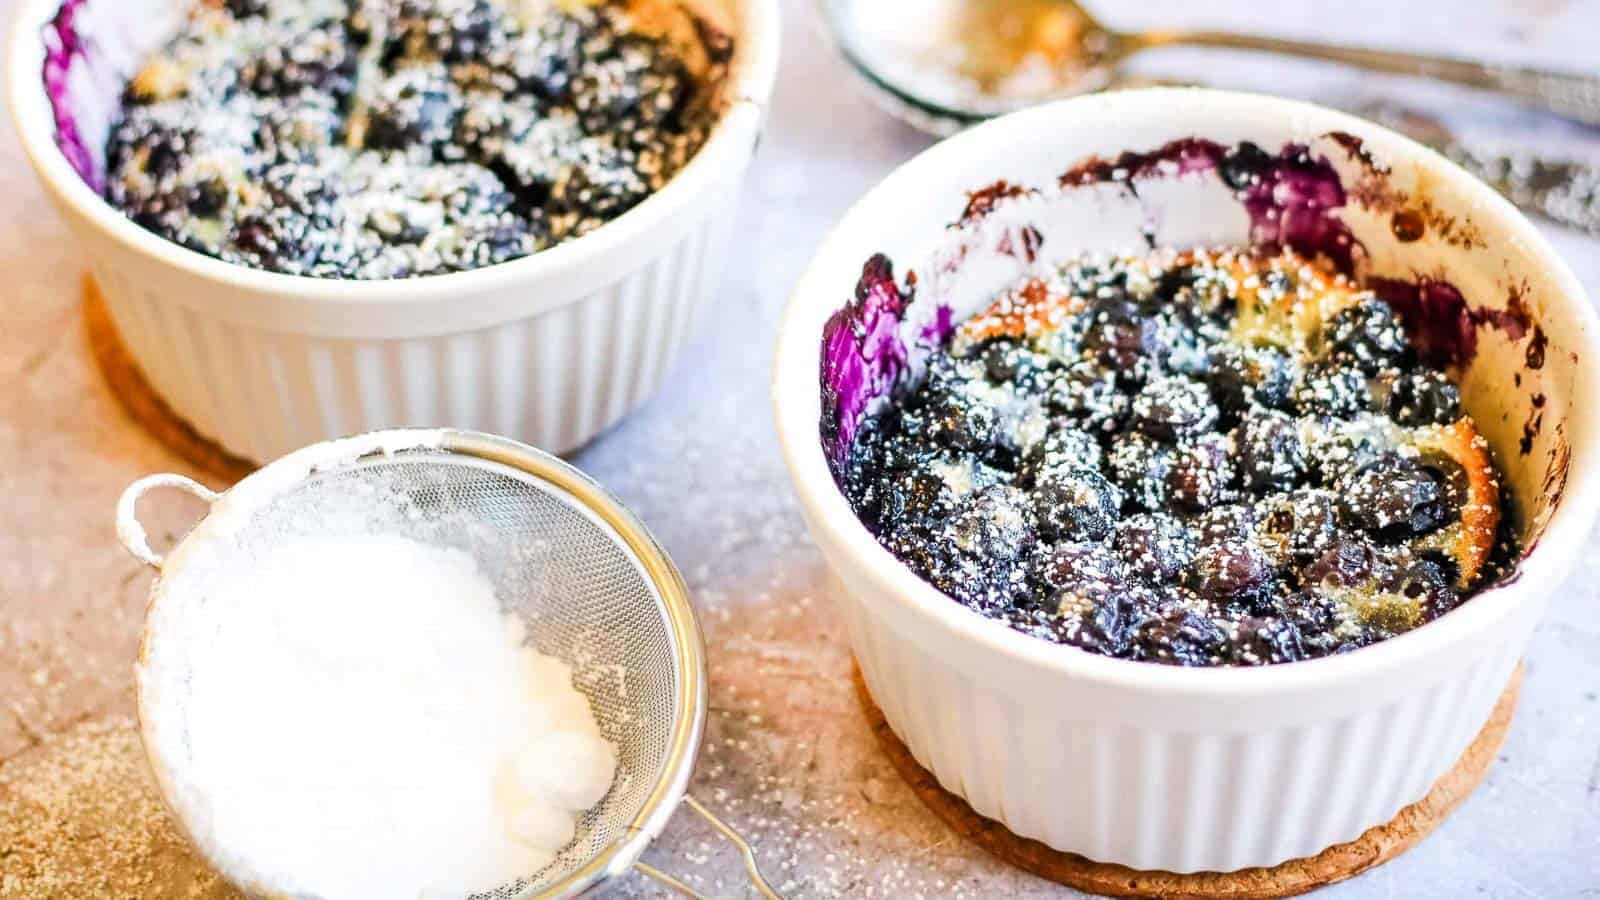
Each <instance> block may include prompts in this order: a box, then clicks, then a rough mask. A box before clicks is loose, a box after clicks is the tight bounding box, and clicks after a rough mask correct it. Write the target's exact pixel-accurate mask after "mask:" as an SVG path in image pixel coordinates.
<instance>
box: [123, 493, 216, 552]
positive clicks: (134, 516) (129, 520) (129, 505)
mask: <svg viewBox="0 0 1600 900" xmlns="http://www.w3.org/2000/svg"><path fill="white" fill-rule="evenodd" d="M157 488H177V489H178V490H180V491H183V492H184V493H187V494H192V495H194V496H196V497H199V498H200V499H201V500H203V501H205V502H206V503H207V504H208V505H209V504H212V503H215V502H216V501H217V496H218V495H217V492H216V491H213V490H212V489H210V488H208V487H206V486H205V485H203V484H201V483H200V482H198V481H195V480H194V479H193V478H189V477H186V476H183V475H171V474H166V475H147V476H145V477H143V478H141V479H139V480H138V481H135V482H134V483H133V484H130V485H128V489H127V490H125V491H123V492H122V496H121V497H120V498H119V499H118V500H117V540H120V541H122V546H123V547H126V548H127V550H128V552H129V553H132V554H133V556H134V558H135V559H137V560H139V561H140V562H142V563H145V564H146V565H149V566H152V567H154V568H157V569H159V568H161V564H162V563H163V562H165V561H166V557H165V556H163V555H162V554H160V553H157V552H155V551H154V550H151V549H150V538H149V536H148V535H147V534H146V533H145V530H144V523H142V522H140V521H139V511H138V509H137V507H138V504H139V498H140V497H143V496H144V495H145V494H148V493H150V492H151V491H153V490H155V489H157Z"/></svg>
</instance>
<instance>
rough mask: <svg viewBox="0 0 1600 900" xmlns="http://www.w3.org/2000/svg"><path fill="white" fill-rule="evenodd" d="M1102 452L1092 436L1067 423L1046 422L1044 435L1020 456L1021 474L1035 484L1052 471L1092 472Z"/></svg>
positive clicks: (1059, 420)
mask: <svg viewBox="0 0 1600 900" xmlns="http://www.w3.org/2000/svg"><path fill="white" fill-rule="evenodd" d="M1104 455H1105V451H1103V450H1102V449H1101V448H1100V442H1099V441H1097V440H1095V439H1094V436H1093V435H1091V434H1089V433H1088V432H1087V431H1084V430H1083V429H1081V428H1078V427H1077V426H1076V425H1074V424H1073V423H1072V420H1070V419H1065V418H1061V419H1056V420H1054V421H1052V422H1050V424H1049V426H1048V428H1047V430H1046V431H1045V434H1044V436H1043V437H1042V438H1040V439H1039V440H1038V441H1037V442H1035V443H1034V444H1032V445H1031V446H1029V447H1028V448H1027V450H1026V452H1025V453H1024V454H1023V462H1022V474H1023V475H1024V477H1025V478H1027V479H1029V480H1037V479H1038V478H1039V477H1041V476H1042V475H1043V474H1044V473H1046V472H1050V471H1054V470H1067V471H1072V470H1076V469H1096V468H1099V466H1100V461H1101V459H1102V458H1103V457H1104Z"/></svg>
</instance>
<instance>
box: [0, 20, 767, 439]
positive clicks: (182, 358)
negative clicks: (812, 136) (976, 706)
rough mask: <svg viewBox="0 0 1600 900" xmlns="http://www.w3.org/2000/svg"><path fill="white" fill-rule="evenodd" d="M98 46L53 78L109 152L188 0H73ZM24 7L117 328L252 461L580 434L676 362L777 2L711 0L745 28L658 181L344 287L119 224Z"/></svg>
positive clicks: (24, 90) (23, 41)
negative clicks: (485, 259)
mask: <svg viewBox="0 0 1600 900" xmlns="http://www.w3.org/2000/svg"><path fill="white" fill-rule="evenodd" d="M67 2H68V3H69V4H70V5H71V6H72V7H73V8H74V10H73V25H74V28H75V29H76V30H77V31H78V33H80V34H81V35H84V36H85V37H87V38H88V39H89V40H90V41H92V47H93V55H92V56H89V57H86V56H82V55H77V56H73V57H71V60H72V62H71V63H70V65H69V67H68V72H67V75H66V77H65V79H64V80H65V84H66V86H67V89H68V92H69V95H70V96H71V98H72V99H71V101H70V103H69V105H70V107H71V108H72V109H73V111H74V113H75V114H76V115H75V118H76V120H77V122H76V125H77V127H78V128H79V129H80V130H81V131H82V132H83V136H84V139H85V140H84V143H85V144H86V145H87V146H88V147H89V148H91V155H92V154H93V153H94V152H95V151H94V148H98V147H103V145H104V140H103V138H104V132H105V129H106V127H107V125H108V123H109V119H110V116H111V115H112V114H113V113H114V112H115V109H114V107H115V98H116V97H117V96H118V93H119V92H120V89H121V81H122V79H124V78H125V77H126V75H127V72H128V69H129V68H130V67H131V66H132V65H133V64H134V62H135V61H136V60H137V59H139V58H140V57H141V56H142V54H143V51H144V50H146V49H148V48H150V47H153V46H155V45H157V43H158V42H159V41H160V40H161V39H162V38H163V37H164V36H165V35H166V34H168V33H170V29H171V27H172V25H173V23H174V21H175V18H174V17H175V16H176V15H177V14H178V12H179V11H181V10H182V9H184V8H187V6H188V5H189V3H190V0H134V2H128V0H116V2H111V0H67ZM62 5H63V0H23V2H21V3H20V4H19V5H18V12H17V20H16V24H15V27H14V29H13V33H12V37H11V42H10V54H9V59H8V61H7V62H8V65H7V68H8V70H9V71H8V78H9V89H10V101H11V112H12V115H13V117H14V119H15V123H16V127H17V130H18V132H19V133H20V135H21V138H22V145H23V147H24V149H25V150H26V152H27V155H28V159H29V160H30V162H31V163H32V165H33V167H34V170H35V171H36V172H37V173H38V175H39V177H40V179H41V180H42V181H43V182H44V184H45V186H46V188H47V189H48V191H49V194H50V196H51V198H52V199H53V200H54V201H55V204H56V206H57V208H58V209H59V210H60V211H61V214H62V215H63V216H64V217H65V218H66V220H67V222H68V223H69V225H70V226H71V229H72V231H73V232H74V234H75V235H76V237H77V238H78V240H79V242H80V244H81V246H82V248H83V256H84V258H85V260H86V262H87V264H88V266H89V267H90V269H91V271H92V272H93V274H94V276H95V280H96V281H97V282H98V284H99V287H100V290H101V293H102V294H103V295H104V297H105V300H106V305H107V307H108V308H109V310H110V312H111V316H112V318H113V320H114V321H115V322H116V325H117V328H118V330H119V331H120V332H121V335H122V338H123V340H124V342H125V343H126V344H127V346H128V349H129V350H130V351H131V352H132V355H133V357H134V359H135V360H137V362H138V363H139V366H140V368H141V369H142V370H143V372H144V374H145V375H146V377H147V378H148V379H149V381H150V383H151V384H152V385H153V386H154V387H155V389H156V390H157V392H159V393H160V394H161V396H162V397H163V398H164V399H165V400H166V401H167V402H168V403H169V404H170V405H171V406H172V408H173V409H174V410H175V411H176V412H177V413H178V415H180V416H182V417H183V418H184V419H185V420H187V421H188V422H189V423H190V424H192V425H193V426H194V427H195V428H196V429H197V430H198V431H199V432H200V433H201V434H203V435H205V436H206V437H208V438H211V439H213V440H215V441H217V442H219V443H220V444H221V445H222V446H223V447H225V448H227V449H228V450H230V451H232V452H233V453H235V454H238V455H240V456H244V457H246V458H250V459H255V460H267V459H273V458H275V457H277V456H280V455H282V454H284V453H286V452H288V451H290V450H293V449H294V448H296V447H299V446H302V445H305V444H310V443H314V442H317V441H321V440H325V439H328V438H333V437H337V436H340V435H345V434H351V433H355V432H362V431H371V430H377V429H381V428H390V427H399V426H407V425H412V426H453V427H457V428H464V429H473V430H480V431H488V432H494V433H498V434H504V435H509V436H512V437H516V438H518V439H520V440H523V441H526V442H528V443H531V444H535V445H537V446H540V447H542V448H544V449H546V450H549V451H552V452H557V453H560V452H566V451H569V450H572V449H574V448H576V447H578V446H580V445H581V444H583V443H584V442H586V441H588V440H589V439H590V438H592V437H594V436H595V435H596V434H599V433H600V432H601V431H603V430H605V429H606V428H607V427H609V426H611V425H612V424H614V423H616V422H617V421H618V420H619V419H620V418H622V416H624V415H625V414H627V413H628V412H629V411H631V410H633V409H634V408H636V407H637V406H639V405H640V404H641V403H643V402H644V400H645V399H646V398H647V397H648V396H649V395H650V394H651V392H652V391H654V390H655V388H656V386H657V385H658V384H659V383H660V382H661V380H662V378H663V377H664V375H665V374H666V372H667V370H668V369H669V368H670V367H671V365H672V363H673V361H674V360H675V359H676V357H677V355H678V353H679V351H680V350H681V349H682V347H683V344H684V341H685V338H686V336H687V335H688V333H689V331H690V327H691V325H692V323H693V321H694V319H695V318H696V316H697V314H698V313H699V312H700V311H701V310H702V309H703V308H704V307H705V306H706V301H707V300H709V299H710V297H711V295H712V293H713V291H714V289H715V287H716V284H717V279H718V276H719V275H720V274H721V270H722V268H723V266H724V264H725V262H726V260H727V257H728V250H729V246H728V242H729V239H730V237H731V234H730V226H731V224H732V222H731V219H732V216H733V213H734V204H733V201H734V198H735V197H736V196H737V193H738V188H739V185H740V183H741V181H742V180H743V177H744V173H745V170H746V169H747V167H748V165H749V162H750V158H751V155H752V153H753V152H754V149H755V145H756V141H757V138H758V136H759V134H760V132H761V129H762V127H763V120H764V117H765V110H766V106H767V102H768V98H769V97H770V96H771V93H772V85H773V79H774V77H775V75H776V71H777V63H778V33H779V21H778V16H779V13H778V4H777V2H776V0H704V4H703V5H702V6H701V8H703V9H706V10H708V11H712V12H720V14H721V15H720V16H719V21H726V22H727V23H730V24H731V29H730V30H731V32H732V34H733V36H734V40H735V42H736V47H735V58H734V62H733V64H732V69H731V72H730V74H729V79H728V83H727V85H726V88H725V89H726V91H727V100H728V102H727V108H726V112H725V114H724V116H723V118H722V120H721V121H720V122H719V123H718V125H717V127H716V128H715V130H714V131H713V132H712V134H711V136H710V138H709V139H708V140H707V142H706V143H705V145H704V146H703V147H702V148H701V149H700V151H699V153H697V154H696V155H695V157H694V158H693V160H691V161H690V163H689V164H688V165H687V166H686V167H685V168H684V169H683V170H682V171H681V172H679V173H678V175H677V176H676V177H675V178H674V179H673V180H672V181H671V182H670V183H669V184H668V185H667V186H666V187H665V188H664V189H662V190H661V191H659V192H657V193H656V194H655V195H653V196H651V197H650V198H648V199H647V200H646V201H645V202H643V203H641V204H640V205H639V206H637V207H636V208H634V209H633V210H631V211H629V212H628V213H626V214H624V215H622V216H620V217H618V218H617V219H616V220H614V221H612V222H610V223H608V224H606V225H605V226H604V227H603V228H600V229H598V230H596V231H595V232H594V233H592V234H589V235H586V236H584V237H582V238H580V239H577V240H573V241H569V242H567V243H564V244H561V245H559V246H557V247H554V248H551V249H549V250H546V251H543V252H540V253H536V254H534V255H532V256H529V257H525V258H523V259H519V260H514V261H512V262H508V263H504V264H501V265H497V266H490V267H487V268H483V269H478V270H474V271H470V272H461V273H453V274H449V275H440V276H434V277H428V278H417V279H409V280H398V281H377V282H350V281H334V280H322V279H313V278H303V277H296V276H290V275H282V274H278V273H273V272H266V271H259V270H255V269H249V268H246V267H243V266H236V265H230V264H228V263H225V262H222V261H220V260H217V259H213V258H210V257H207V256H203V255H201V254H199V253H195V252H193V251H191V250H188V249H186V248H184V247H180V246H178V245H177V244H173V243H171V242H168V241H166V240H164V239H163V238H161V237H158V236H157V235H155V234H153V233H151V232H148V231H145V230H144V229H143V228H140V227H139V226H137V225H135V224H134V223H133V222H131V221H129V220H128V219H127V218H126V217H124V216H123V215H122V214H121V213H120V212H118V211H117V210H116V209H114V208H112V207H111V206H110V205H109V204H108V203H106V201H105V200H104V199H102V198H101V197H100V195H99V194H98V193H97V192H96V191H95V190H94V189H93V188H91V187H90V186H89V185H88V184H87V183H85V181H84V179H83V178H82V177H81V176H80V175H79V174H78V172H77V171H76V170H75V169H74V168H73V166H72V165H71V164H70V163H69V161H68V159H67V158H66V156H65V155H64V154H63V153H62V151H61V149H60V148H59V147H58V146H57V144H56V134H57V125H56V122H55V115H54V112H53V110H52V107H51V104H50V102H49V98H48V95H47V93H46V91H45V87H44V82H43V78H42V77H41V73H42V72H43V70H44V65H45V57H46V51H47V48H46V43H45V32H44V30H43V28H44V25H45V24H46V23H47V22H49V21H50V20H51V19H52V18H53V17H54V16H56V14H57V11H58V9H60V8H61V7H62Z"/></svg>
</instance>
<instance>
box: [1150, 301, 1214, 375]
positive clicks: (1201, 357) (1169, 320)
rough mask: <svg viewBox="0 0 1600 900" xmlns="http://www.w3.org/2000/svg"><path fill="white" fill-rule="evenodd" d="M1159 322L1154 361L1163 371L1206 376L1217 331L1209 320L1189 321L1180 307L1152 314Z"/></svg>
mask: <svg viewBox="0 0 1600 900" xmlns="http://www.w3.org/2000/svg"><path fill="white" fill-rule="evenodd" d="M1153 318H1154V321H1155V323H1156V337H1155V349H1154V353H1153V356H1152V359H1153V361H1154V362H1155V363H1156V364H1157V365H1158V366H1159V368H1160V369H1161V370H1162V371H1165V372H1169V373H1174V374H1179V375H1188V376H1190V377H1193V378H1201V377H1204V376H1205V375H1206V374H1207V373H1208V372H1209V371H1210V369H1211V356H1210V353H1211V347H1212V343H1213V340H1212V338H1214V337H1216V336H1217V335H1210V336H1208V334H1207V332H1209V331H1211V330H1214V329H1209V328H1208V327H1207V324H1208V323H1204V322H1194V321H1190V317H1189V316H1186V315H1185V314H1184V311H1183V310H1182V309H1181V308H1180V309H1169V310H1166V311H1164V312H1162V313H1160V314H1158V315H1156V316H1154V317H1153Z"/></svg>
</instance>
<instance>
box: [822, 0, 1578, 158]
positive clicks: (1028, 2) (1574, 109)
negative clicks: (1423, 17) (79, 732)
mask: <svg viewBox="0 0 1600 900" xmlns="http://www.w3.org/2000/svg"><path fill="white" fill-rule="evenodd" d="M818 2H819V4H820V5H821V8H822V12H823V16H824V18H825V19H826V20H827V23H828V25H829V27H830V28H831V30H832V31H833V33H834V36H835V38H836V39H837V41H838V43H839V47H840V50H841V51H842V53H843V54H844V56H845V57H846V59H848V60H849V62H850V63H851V64H852V65H853V66H854V67H855V68H856V69H857V70H858V71H859V72H860V74H861V75H862V76H863V77H865V78H866V79H867V81H868V82H869V83H870V84H871V85H873V86H874V87H875V88H877V91H878V93H879V94H880V98H879V99H880V100H883V101H885V102H886V104H887V105H888V106H889V107H890V109H891V111H892V112H894V113H896V114H897V115H900V116H901V117H902V118H905V119H906V120H907V121H909V122H911V124H913V125H914V126H916V127H918V128H922V129H924V130H927V131H930V132H933V133H936V134H949V133H951V132H953V131H956V130H959V129H960V128H962V127H965V126H966V125H970V124H973V123H974V122H977V121H981V120H983V119H987V118H990V117H992V116H995V115H1000V114H1002V113H1006V112H1010V111H1012V110H1014V109H1018V108H1021V107H1024V106H1032V105H1034V104H1037V103H1041V102H1044V101H1046V100H1050V99H1056V98H1059V97H1065V96H1071V95H1074V94H1080V93H1086V92H1089V91H1094V90H1099V89H1101V88H1104V87H1106V86H1107V85H1109V84H1110V83H1111V82H1112V80H1113V78H1114V76H1115V74H1116V70H1117V68H1118V67H1119V66H1120V65H1121V64H1122V63H1123V62H1124V61H1126V60H1127V59H1128V57H1130V56H1132V55H1134V54H1136V53H1139V52H1140V51H1143V50H1149V49H1153V48H1157V47H1176V46H1188V47H1220V48H1227V49H1233V50H1259V51H1265V52H1270V53H1280V54H1286V55H1291V56H1300V57H1305V58H1309V59H1319V60H1325V61H1329V62H1337V63H1343V64H1346V65H1351V66H1357V67H1360V68H1364V69H1370V70H1373V71H1377V72H1387V73H1392V74H1399V75H1411V76H1416V77H1421V78H1431V79H1435V80H1439V81H1448V82H1453V83H1456V84H1462V85H1466V86H1468V87H1472V88H1477V89H1480V90H1487V91H1493V92H1496V93H1499V94H1502V95H1505V96H1508V97H1512V98H1515V99H1517V100H1519V101H1521V102H1523V103H1526V104H1529V105H1531V106H1534V107H1537V108H1540V109H1543V110H1547V111H1550V112H1553V113H1556V114H1558V115H1561V116H1564V117H1566V118H1569V119H1573V120H1576V121H1579V122H1584V123H1587V124H1590V125H1597V126H1600V78H1596V77H1591V76H1588V75H1580V74H1576V73H1569V72H1558V71H1550V70H1542V69H1533V68H1525V67H1518V66H1504V65H1490V64H1484V63H1477V62H1471V61H1469V60H1464V59H1456V58H1452V57H1445V56H1430V55H1425V54H1418V53H1403V52H1396V51H1388V50H1372V49H1367V48H1361V47H1345V46H1338V45H1333V44H1319V43H1315V42H1310V41H1298V40H1289V39H1284V38H1274V37H1264V36H1259V35H1249V34H1236V33H1231V32H1222V31H1203V30H1198V31H1184V30H1156V31H1144V32H1121V31H1114V30H1112V29H1110V28H1107V27H1106V26H1105V25H1103V24H1101V23H1100V22H1099V21H1098V20H1096V19H1095V18H1094V17H1093V16H1091V15H1090V14H1089V12H1088V11H1087V10H1085V9H1084V8H1083V6H1082V5H1081V4H1079V3H1078V2H1077V0H966V2H963V3H943V4H940V6H942V7H944V8H945V9H944V12H945V13H946V14H945V15H944V16H943V17H942V18H943V20H944V21H942V22H935V23H932V27H927V26H929V24H930V23H929V22H928V21H925V20H924V17H919V16H916V15H905V14H904V13H905V11H904V10H903V9H902V10H900V11H899V16H898V21H897V22H896V23H895V28H894V31H895V34H893V35H892V36H891V37H890V38H889V39H890V40H893V39H894V38H896V37H900V36H902V35H904V36H908V37H909V36H914V37H916V38H917V39H919V40H921V41H922V42H923V47H924V50H925V51H926V53H925V55H924V58H922V59H920V60H911V61H910V62H911V64H914V65H920V66H922V67H923V68H924V69H925V70H928V71H932V70H934V69H937V68H941V67H942V68H943V69H944V73H943V74H944V76H945V85H946V86H948V85H949V84H951V83H953V82H955V81H958V80H959V81H961V82H964V83H965V84H966V85H968V87H969V90H968V91H967V92H965V93H963V92H957V91H949V90H947V91H944V93H945V94H947V96H935V95H934V93H933V91H935V90H936V89H932V88H930V86H929V85H928V84H917V83H912V82H913V81H914V80H915V79H911V78H908V77H906V76H905V73H904V72H903V71H892V70H893V69H894V68H895V65H894V64H893V63H892V62H890V61H889V60H888V59H887V57H886V53H885V51H884V50H883V49H882V48H881V47H873V46H871V45H870V40H864V38H867V37H868V36H866V35H863V34H861V33H860V31H861V30H860V29H859V28H858V27H857V25H858V24H859V23H858V22H857V19H858V18H859V17H860V15H862V14H864V11H870V10H871V9H874V8H877V9H884V8H892V7H899V6H900V4H898V3H896V4H879V3H877V2H876V0H860V2H851V0H818ZM908 22H915V23H916V24H914V25H906V26H905V27H904V28H901V27H899V26H900V25H901V24H902V23H908ZM883 37H884V35H882V34H880V35H879V38H883ZM899 43H901V45H902V46H901V47H900V48H899V50H898V52H901V53H905V52H906V51H907V47H908V46H909V45H907V44H906V43H905V41H900V42H899ZM911 52H912V53H915V52H916V51H915V50H912V51H911ZM1019 77H1021V78H1023V79H1024V80H1028V79H1031V84H1027V85H1019V84H1018V78H1019ZM1027 87H1032V88H1033V90H1028V89H1025V88H1027Z"/></svg>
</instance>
